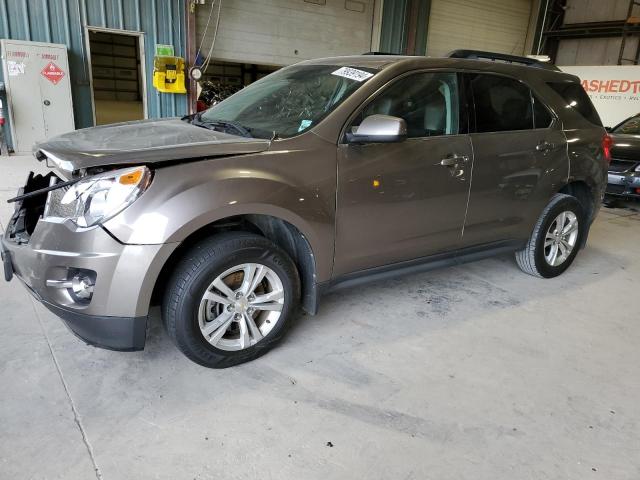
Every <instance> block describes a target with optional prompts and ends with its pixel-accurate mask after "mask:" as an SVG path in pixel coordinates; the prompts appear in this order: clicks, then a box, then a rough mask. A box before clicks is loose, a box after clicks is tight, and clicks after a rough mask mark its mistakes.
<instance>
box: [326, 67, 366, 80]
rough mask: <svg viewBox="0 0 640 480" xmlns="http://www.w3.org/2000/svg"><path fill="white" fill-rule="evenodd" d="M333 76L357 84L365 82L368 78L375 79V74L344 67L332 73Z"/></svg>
mask: <svg viewBox="0 0 640 480" xmlns="http://www.w3.org/2000/svg"><path fill="white" fill-rule="evenodd" d="M331 75H337V76H339V77H344V78H348V79H350V80H355V81H356V82H363V81H365V80H366V79H367V78H370V77H373V73H369V72H365V71H364V70H358V69H357V68H351V67H342V68H339V69H338V70H336V71H335V72H331Z"/></svg>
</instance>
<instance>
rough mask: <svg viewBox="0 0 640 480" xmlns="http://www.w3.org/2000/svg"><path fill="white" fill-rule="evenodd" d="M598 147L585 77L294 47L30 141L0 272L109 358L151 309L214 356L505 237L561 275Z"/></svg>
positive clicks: (527, 263) (581, 233)
mask: <svg viewBox="0 0 640 480" xmlns="http://www.w3.org/2000/svg"><path fill="white" fill-rule="evenodd" d="M609 149H610V138H609V137H608V136H607V134H606V131H605V129H604V128H603V127H602V124H601V122H600V119H599V118H598V115H597V113H596V112H595V110H594V108H593V106H592V104H591V102H590V101H589V98H588V97H587V95H586V93H585V92H584V91H583V90H582V88H581V87H580V83H579V80H578V78H577V77H575V76H572V75H568V74H566V73H562V72H560V71H558V70H557V69H556V68H555V67H553V66H550V65H546V64H543V63H539V62H537V61H535V60H531V59H528V58H524V57H513V56H506V55H498V54H490V53H486V52H476V51H456V52H453V53H452V54H451V55H450V56H449V57H447V58H426V57H406V56H389V55H378V54H369V55H362V56H350V57H337V58H326V59H320V60H313V61H306V62H302V63H298V64H296V65H293V66H290V67H287V68H283V69H282V70H279V71H278V72H276V73H273V74H271V75H269V76H267V77H265V78H264V79H262V80H260V81H258V82H255V83H254V84H252V85H250V86H248V87H247V88H245V89H243V90H241V91H240V92H238V93H236V94H235V95H233V96H232V97H230V98H228V99H226V100H224V101H223V102H221V103H220V104H218V105H216V106H215V107H213V108H211V109H209V110H207V111H205V112H202V113H199V114H196V115H191V116H187V117H184V118H182V119H162V120H149V121H142V122H131V123H121V124H115V125H110V126H101V127H96V128H89V129H85V130H79V131H76V132H72V133H69V134H65V135H62V136H59V137H57V138H54V139H52V140H50V141H48V142H46V143H44V144H41V145H39V146H38V147H37V149H36V153H35V155H36V157H37V159H39V160H41V161H43V162H46V163H47V164H48V165H50V166H51V167H52V171H51V172H50V173H48V174H47V175H44V176H42V175H33V174H30V176H29V178H28V181H27V183H26V185H25V186H24V187H23V188H22V189H21V190H20V191H19V193H18V196H17V197H16V198H14V199H12V200H11V201H13V202H15V206H16V208H15V213H14V215H13V217H12V219H11V220H10V222H9V223H8V226H7V229H6V232H5V233H4V237H3V239H2V250H3V258H4V266H5V275H6V277H7V279H8V280H9V279H11V278H12V276H14V275H15V276H17V277H18V278H20V279H21V280H22V281H23V282H24V284H25V285H26V287H27V288H28V289H29V291H30V292H31V293H32V294H33V295H35V297H36V298H37V299H38V300H39V301H40V302H42V303H43V304H44V305H45V306H46V307H47V308H48V309H49V310H51V311H52V312H54V313H55V314H56V315H58V316H60V317H61V318H62V319H63V320H64V321H65V323H66V324H67V325H68V326H69V327H70V329H71V330H72V331H73V332H75V333H76V334H77V335H78V336H79V337H81V338H82V339H84V340H85V341H86V342H88V343H89V344H92V345H96V346H99V347H105V348H111V349H115V350H139V349H142V348H143V347H144V343H145V336H146V323H147V315H148V313H149V309H150V306H151V305H152V304H157V303H159V304H161V305H162V309H161V311H162V318H163V321H164V325H165V327H166V331H167V332H168V334H169V336H170V337H171V339H172V340H173V342H174V343H175V345H176V346H177V347H178V348H179V349H180V350H181V351H182V352H183V353H184V354H185V355H186V356H187V357H189V358H190V359H191V360H193V361H195V362H197V363H199V364H201V365H205V366H208V367H226V366H230V365H234V364H238V363H241V362H245V361H248V360H251V359H254V358H256V357H258V356H259V355H261V354H263V353H264V352H266V351H267V350H268V349H269V348H271V347H272V346H273V345H274V344H275V343H276V341H278V340H279V339H280V338H281V337H282V336H283V334H284V332H285V330H286V328H287V326H288V325H289V324H290V323H291V322H292V320H293V319H294V317H295V315H296V312H297V310H298V307H299V306H301V307H302V308H303V309H304V310H306V311H307V312H309V313H310V314H314V313H316V311H317V309H318V302H319V298H320V296H321V294H322V293H323V292H326V291H327V290H329V289H333V288H337V287H339V286H351V285H356V284H358V283H359V282H363V281H366V280H379V279H384V278H387V277H389V276H392V275H398V274H402V273H410V272H417V271H423V270H427V269H430V268H435V267H440V266H446V265H453V264H458V263H461V262H466V261H469V260H475V259H480V258H483V257H487V256H489V255H493V254H496V253H499V252H508V251H511V252H515V257H516V261H517V263H518V265H519V266H520V268H521V269H522V270H524V271H525V272H526V273H529V274H532V275H536V276H539V277H545V278H549V277H555V276H557V275H559V274H561V273H562V272H564V271H565V270H566V269H567V267H569V265H570V264H571V263H572V262H573V260H574V258H575V256H576V254H577V253H578V250H579V249H580V248H582V247H583V246H584V245H585V242H586V240H587V235H588V232H589V228H590V225H591V223H592V222H593V220H594V217H595V215H596V213H597V211H598V209H599V205H600V202H601V200H602V197H603V194H604V190H605V186H606V183H607V162H608V160H609V156H610V153H609Z"/></svg>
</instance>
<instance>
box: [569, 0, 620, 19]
mask: <svg viewBox="0 0 640 480" xmlns="http://www.w3.org/2000/svg"><path fill="white" fill-rule="evenodd" d="M628 10H629V0H605V1H603V0H567V5H566V8H565V11H564V21H563V23H587V22H607V21H611V20H622V19H626V18H627V11H628Z"/></svg>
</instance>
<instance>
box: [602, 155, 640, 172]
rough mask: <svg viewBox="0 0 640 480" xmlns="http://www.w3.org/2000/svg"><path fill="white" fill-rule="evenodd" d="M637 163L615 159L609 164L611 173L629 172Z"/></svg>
mask: <svg viewBox="0 0 640 480" xmlns="http://www.w3.org/2000/svg"><path fill="white" fill-rule="evenodd" d="M637 163H638V162H637V161H631V160H625V159H622V158H614V159H613V160H611V163H610V164H609V171H610V172H627V171H629V170H632V169H633V167H635V166H636V164H637Z"/></svg>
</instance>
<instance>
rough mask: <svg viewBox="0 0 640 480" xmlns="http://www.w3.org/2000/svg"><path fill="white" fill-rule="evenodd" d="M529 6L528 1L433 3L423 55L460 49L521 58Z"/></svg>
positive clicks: (447, 0) (441, 0) (437, 0)
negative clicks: (424, 53)
mask: <svg viewBox="0 0 640 480" xmlns="http://www.w3.org/2000/svg"><path fill="white" fill-rule="evenodd" d="M532 5H533V1H532V0H475V1H473V2H470V1H469V0H433V2H432V3H431V11H430V13H429V28H428V33H427V55H429V56H432V57H437V56H441V55H445V54H447V53H449V52H450V51H451V50H457V49H460V48H464V49H471V50H485V51H490V52H499V53H509V54H512V55H522V54H523V53H525V52H524V49H525V43H526V40H527V31H528V28H529V20H530V17H531V13H532ZM534 13H535V14H537V11H536V12H534ZM527 53H528V52H527Z"/></svg>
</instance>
